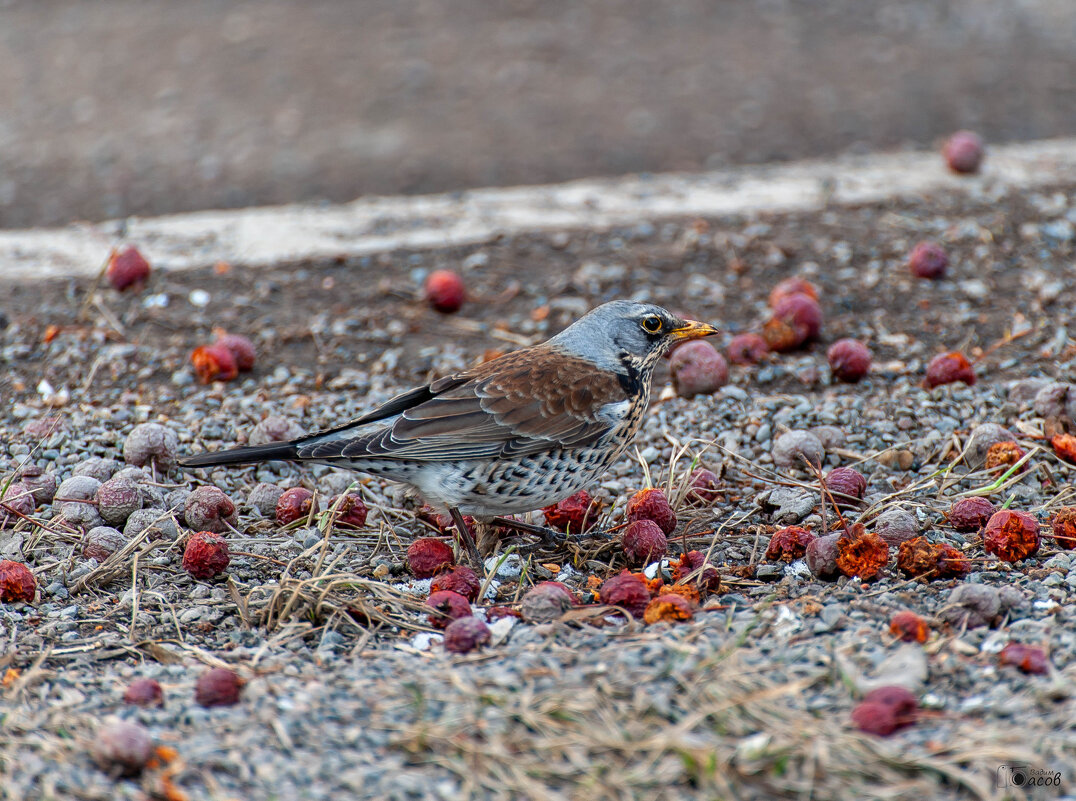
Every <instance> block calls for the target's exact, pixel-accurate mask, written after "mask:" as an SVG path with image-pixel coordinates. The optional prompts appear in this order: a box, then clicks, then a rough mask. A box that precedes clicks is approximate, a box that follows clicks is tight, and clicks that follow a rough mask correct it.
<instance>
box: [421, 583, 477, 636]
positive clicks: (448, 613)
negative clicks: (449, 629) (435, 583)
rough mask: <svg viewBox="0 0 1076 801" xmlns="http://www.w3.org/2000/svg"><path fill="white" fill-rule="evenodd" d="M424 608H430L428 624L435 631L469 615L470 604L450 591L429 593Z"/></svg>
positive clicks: (456, 593)
mask: <svg viewBox="0 0 1076 801" xmlns="http://www.w3.org/2000/svg"><path fill="white" fill-rule="evenodd" d="M426 606H428V607H430V613H429V622H430V625H431V626H433V627H434V628H435V629H443V628H445V627H446V626H448V624H449V623H451V622H452V621H453V620H455V619H457V618H461V617H467V616H468V615H470V614H471V604H470V602H469V601H468V600H467V599H466V598H464V597H463V596H462V595H460V594H459V593H458V592H452V590H438V591H437V592H431V593H430V597H429V598H427V599H426Z"/></svg>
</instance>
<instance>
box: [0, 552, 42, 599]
mask: <svg viewBox="0 0 1076 801" xmlns="http://www.w3.org/2000/svg"><path fill="white" fill-rule="evenodd" d="M36 594H37V580H36V579H35V578H34V574H33V573H31V572H30V568H28V567H27V566H26V565H24V564H22V563H21V562H12V561H11V560H10V559H4V560H3V561H0V603H5V604H10V603H14V602H16V601H23V602H24V603H28V604H32V603H33V602H34V595H36Z"/></svg>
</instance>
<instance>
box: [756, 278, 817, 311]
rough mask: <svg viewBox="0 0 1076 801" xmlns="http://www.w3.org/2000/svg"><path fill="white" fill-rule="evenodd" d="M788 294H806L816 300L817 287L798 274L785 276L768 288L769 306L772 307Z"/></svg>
mask: <svg viewBox="0 0 1076 801" xmlns="http://www.w3.org/2000/svg"><path fill="white" fill-rule="evenodd" d="M789 295H806V296H807V297H809V298H810V299H811V300H818V287H816V286H815V285H814V284H812V283H811V282H810V281H808V280H807V279H806V278H800V277H799V276H798V275H793V276H791V277H790V278H785V279H783V280H782V281H779V282H778V283H777V286H775V287H774V288H773V289H771V290H770V297H769V300H768V303H769V306H770V308H771V309H772V308H774V307H775V306H776V305H777V304H778V303H779V302H780V301H781V300H783V299H784V298H787V297H788V296H789Z"/></svg>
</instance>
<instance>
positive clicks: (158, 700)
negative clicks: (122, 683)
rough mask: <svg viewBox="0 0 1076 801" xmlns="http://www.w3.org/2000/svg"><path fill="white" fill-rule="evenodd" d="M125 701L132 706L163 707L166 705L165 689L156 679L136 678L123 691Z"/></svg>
mask: <svg viewBox="0 0 1076 801" xmlns="http://www.w3.org/2000/svg"><path fill="white" fill-rule="evenodd" d="M123 703H125V704H131V705H132V706H142V707H162V706H164V690H162V689H161V685H160V683H159V682H158V681H157V680H156V679H149V678H141V679H135V680H134V681H132V682H131V683H130V684H128V685H127V689H126V690H125V691H124V693H123Z"/></svg>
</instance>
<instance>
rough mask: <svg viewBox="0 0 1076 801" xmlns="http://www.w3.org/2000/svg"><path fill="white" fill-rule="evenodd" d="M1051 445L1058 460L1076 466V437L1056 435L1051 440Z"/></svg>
mask: <svg viewBox="0 0 1076 801" xmlns="http://www.w3.org/2000/svg"><path fill="white" fill-rule="evenodd" d="M1050 445H1052V446H1053V449H1054V453H1056V454H1057V458H1058V459H1062V460H1064V461H1066V462H1069V463H1071V464H1076V436H1073V435H1072V434H1055V435H1054V436H1053V437H1051V438H1050Z"/></svg>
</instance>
